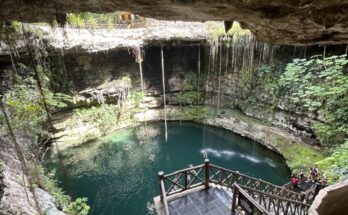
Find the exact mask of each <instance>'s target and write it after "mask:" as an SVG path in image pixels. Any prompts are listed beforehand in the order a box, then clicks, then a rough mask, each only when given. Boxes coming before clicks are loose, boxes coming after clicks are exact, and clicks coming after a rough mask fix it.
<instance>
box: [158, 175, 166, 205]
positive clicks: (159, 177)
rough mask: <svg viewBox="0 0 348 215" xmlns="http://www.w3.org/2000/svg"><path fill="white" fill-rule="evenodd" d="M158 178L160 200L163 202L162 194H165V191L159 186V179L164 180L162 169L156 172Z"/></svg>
mask: <svg viewBox="0 0 348 215" xmlns="http://www.w3.org/2000/svg"><path fill="white" fill-rule="evenodd" d="M158 179H159V188H160V197H161V202H163V195H165V193H163V192H162V188H161V181H162V180H164V172H163V171H160V172H158Z"/></svg>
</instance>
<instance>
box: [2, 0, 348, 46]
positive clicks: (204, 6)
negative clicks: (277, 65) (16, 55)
mask: <svg viewBox="0 0 348 215" xmlns="http://www.w3.org/2000/svg"><path fill="white" fill-rule="evenodd" d="M86 11H89V12H95V13H108V12H114V11H129V12H132V13H134V14H138V15H141V16H145V17H149V18H155V19H161V20H182V21H238V22H240V23H241V25H242V26H243V27H244V28H248V29H250V30H251V31H252V32H253V33H254V34H255V35H256V36H257V37H258V38H259V40H262V41H265V42H270V43H273V44H290V45H311V44H348V0H0V18H1V19H2V20H6V21H13V20H17V21H23V22H52V20H53V19H56V17H58V18H59V17H62V15H64V14H65V13H68V12H86Z"/></svg>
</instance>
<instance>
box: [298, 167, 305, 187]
mask: <svg viewBox="0 0 348 215" xmlns="http://www.w3.org/2000/svg"><path fill="white" fill-rule="evenodd" d="M304 174H305V173H304V169H303V168H301V170H300V173H299V176H300V183H302V182H303V180H304Z"/></svg>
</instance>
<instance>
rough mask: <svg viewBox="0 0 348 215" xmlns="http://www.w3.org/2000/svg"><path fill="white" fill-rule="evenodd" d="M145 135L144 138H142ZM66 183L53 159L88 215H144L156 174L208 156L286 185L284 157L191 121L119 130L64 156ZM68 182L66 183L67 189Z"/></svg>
mask: <svg viewBox="0 0 348 215" xmlns="http://www.w3.org/2000/svg"><path fill="white" fill-rule="evenodd" d="M144 131H151V132H147V133H146V134H149V133H150V135H147V136H144V135H142V132H144ZM62 153H63V162H64V165H65V169H66V172H67V173H68V175H69V182H67V180H66V179H64V178H63V174H62V172H61V170H60V165H59V162H58V159H57V158H52V159H50V163H49V164H48V166H49V167H50V168H53V169H56V172H57V177H58V178H57V179H58V181H59V182H60V183H61V185H62V187H64V189H65V190H66V191H67V192H68V187H70V189H71V191H70V192H71V195H72V196H74V197H76V196H84V197H87V198H88V202H89V205H90V206H91V208H92V209H91V214H129V215H132V214H134V215H135V214H149V213H150V212H149V210H148V208H147V204H148V202H153V197H154V196H157V195H158V194H159V188H158V178H157V173H158V171H164V172H165V173H170V172H173V171H176V170H178V169H182V168H185V167H187V166H188V165H189V164H193V165H197V164H201V163H203V161H204V158H203V154H204V153H207V154H208V157H209V159H210V161H211V163H214V164H216V165H219V166H222V167H226V168H230V169H233V170H238V171H240V172H242V173H245V174H248V175H250V176H253V177H256V178H262V179H264V180H267V181H270V182H272V183H275V184H278V185H281V184H284V183H286V182H287V181H288V178H289V174H290V173H289V169H288V168H287V166H286V164H285V161H284V159H283V158H282V157H281V156H280V155H278V154H276V153H274V152H272V151H270V150H268V149H267V148H265V147H264V146H262V145H261V144H258V143H256V142H254V141H251V140H249V139H246V138H244V137H241V136H239V135H237V134H235V133H233V132H230V131H227V130H225V129H221V128H215V127H211V126H205V125H200V124H196V123H191V122H183V123H180V122H169V123H168V141H167V142H166V141H165V130H164V123H163V122H153V123H148V124H147V125H146V126H145V125H141V126H137V127H134V128H127V129H123V130H119V131H117V132H115V133H113V134H110V135H108V136H106V137H104V138H101V139H98V140H95V141H90V142H87V143H85V144H83V145H80V146H77V147H73V148H69V149H66V150H64V151H63V152H62ZM67 183H69V184H70V185H68V184H67Z"/></svg>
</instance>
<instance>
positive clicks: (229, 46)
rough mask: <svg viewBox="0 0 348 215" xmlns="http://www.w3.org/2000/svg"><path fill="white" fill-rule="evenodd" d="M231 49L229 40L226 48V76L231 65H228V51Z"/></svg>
mask: <svg viewBox="0 0 348 215" xmlns="http://www.w3.org/2000/svg"><path fill="white" fill-rule="evenodd" d="M226 40H227V38H226ZM229 47H230V45H229V40H227V41H226V46H225V48H226V53H225V55H226V58H225V74H226V75H227V73H228V65H229V63H228V60H229V56H228V52H229V51H228V49H229Z"/></svg>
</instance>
